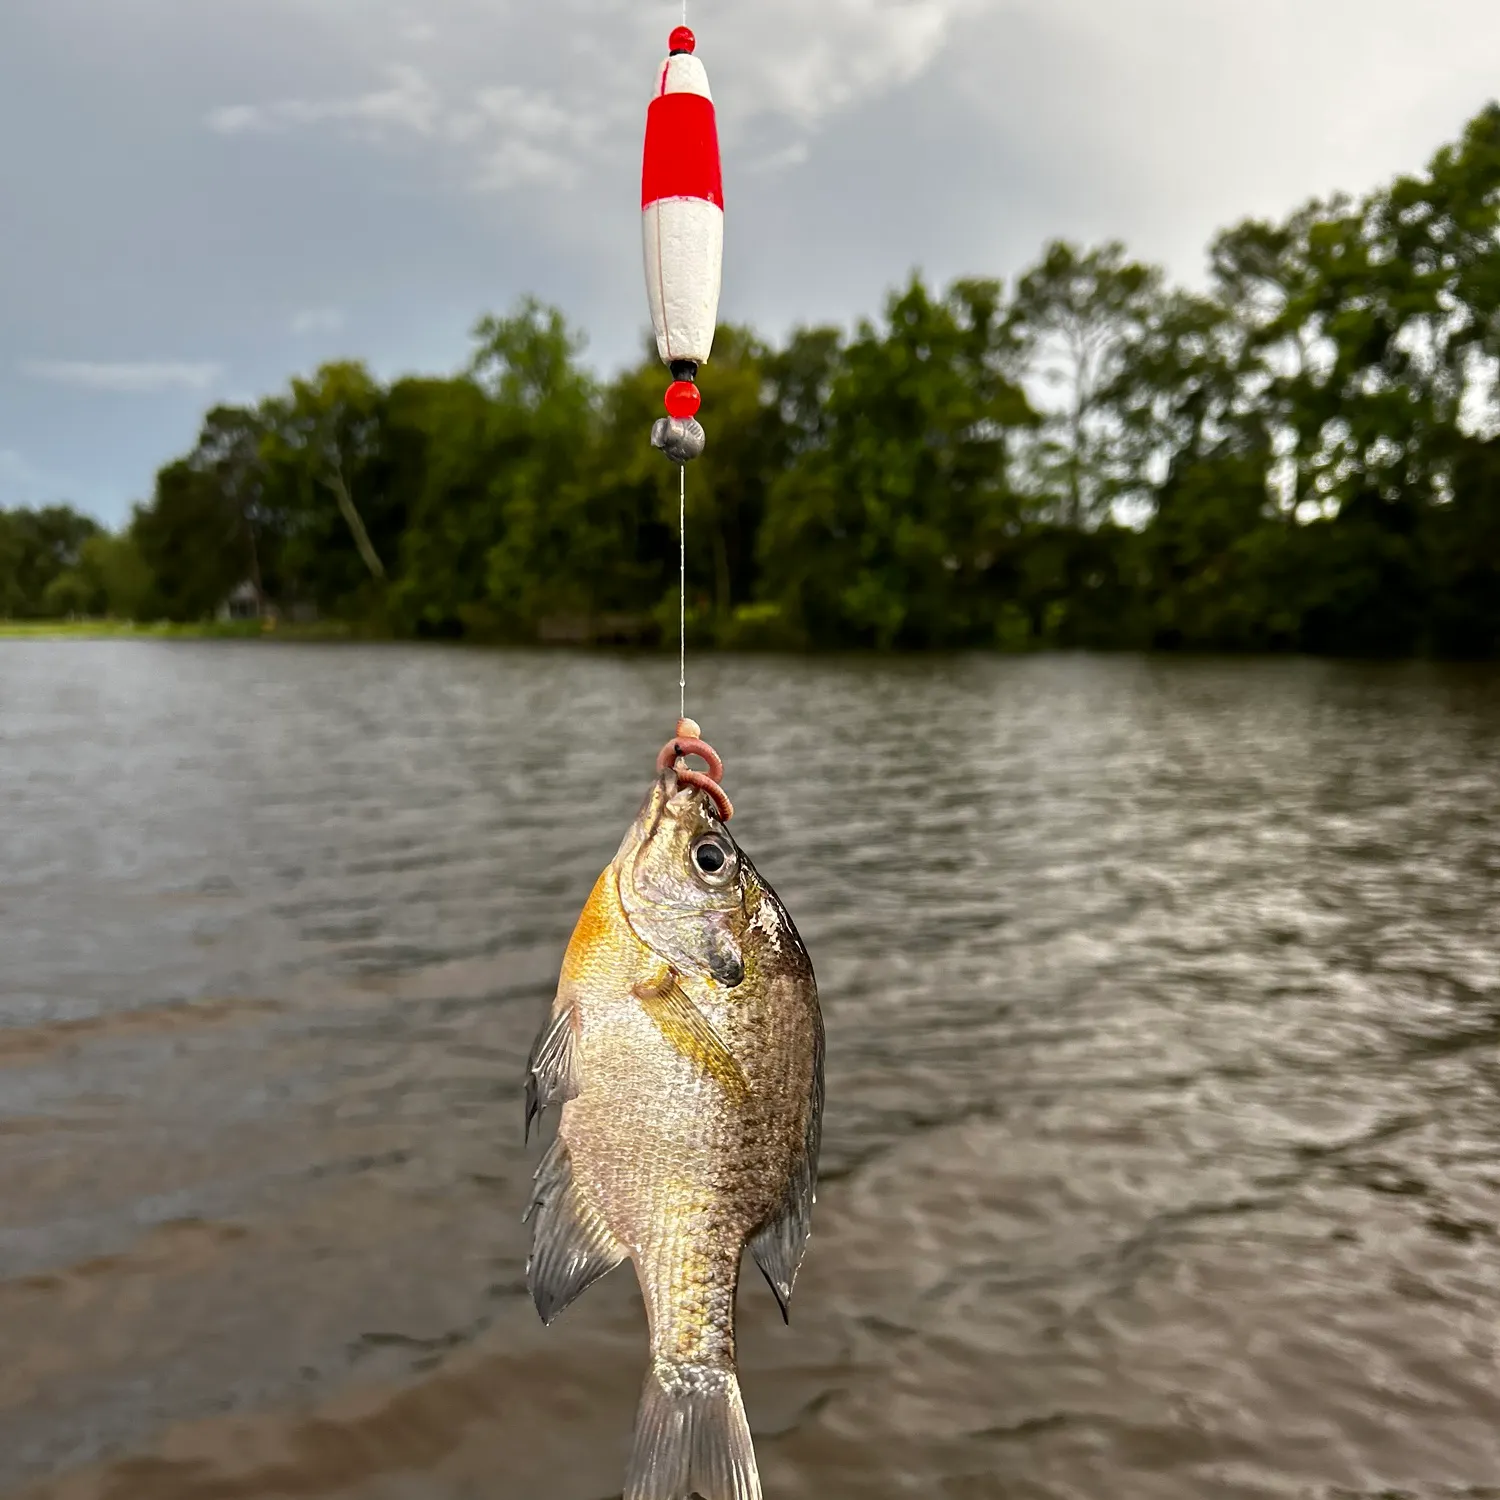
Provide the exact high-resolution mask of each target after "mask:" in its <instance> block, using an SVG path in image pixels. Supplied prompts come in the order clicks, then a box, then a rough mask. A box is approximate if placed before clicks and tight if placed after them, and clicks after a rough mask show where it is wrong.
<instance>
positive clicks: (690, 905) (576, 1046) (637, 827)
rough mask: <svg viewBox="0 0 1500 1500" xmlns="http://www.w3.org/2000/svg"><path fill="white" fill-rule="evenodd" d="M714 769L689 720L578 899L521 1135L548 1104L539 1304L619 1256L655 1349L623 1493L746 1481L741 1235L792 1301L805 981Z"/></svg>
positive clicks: (732, 1491) (808, 1013) (812, 1133)
mask: <svg viewBox="0 0 1500 1500" xmlns="http://www.w3.org/2000/svg"><path fill="white" fill-rule="evenodd" d="M689 756H695V757H697V758H698V759H700V760H702V761H704V762H705V763H706V764H707V765H708V768H709V769H708V771H707V772H706V773H705V772H702V771H696V770H693V769H691V768H690V767H689V766H688V765H687V764H686V760H687V758H688V757H689ZM723 772H724V767H723V763H722V761H720V759H719V757H718V756H717V755H716V754H715V753H714V751H713V750H712V749H710V748H709V746H708V745H706V744H704V743H703V741H702V739H701V738H700V737H699V730H698V726H697V725H696V724H694V723H693V722H692V721H691V720H690V719H684V720H682V721H681V722H680V723H679V724H678V734H677V737H676V738H674V739H673V740H672V741H671V742H670V743H668V745H667V746H666V748H665V749H664V750H663V751H662V753H661V757H660V759H659V760H658V762H657V775H656V779H655V781H654V783H653V784H652V787H651V790H650V792H649V794H648V795H647V797H646V801H645V804H644V805H643V806H642V808H641V811H640V814H639V816H638V817H637V818H636V820H635V822H634V823H633V824H632V825H631V827H630V830H629V832H628V833H627V834H626V835H625V839H624V842H623V843H622V844H621V845H620V849H619V853H618V854H616V855H615V858H614V861H613V863H611V864H610V866H609V868H608V869H606V870H605V872H604V873H603V875H601V876H600V877H599V881H598V883H597V884H596V885H595V887H594V890H593V894H592V895H591V896H590V897H589V899H588V902H587V904H586V905H585V906H584V909H583V913H582V915H581V916H580V917H579V920H578V925H577V928H576V929H575V931H574V933H573V937H572V941H571V942H570V943H569V945H568V948H567V952H566V954H565V955H564V958H563V964H562V977H561V982H560V983H559V985H558V989H557V997H556V999H555V1000H554V1002H553V1006H552V1016H551V1019H550V1021H549V1022H548V1024H547V1025H546V1026H545V1027H544V1028H543V1030H542V1032H541V1035H540V1036H539V1037H538V1039H537V1043H536V1046H535V1047H534V1048H533V1050H532V1055H531V1060H530V1063H529V1065H528V1076H527V1080H526V1130H527V1135H528V1137H529V1135H530V1131H531V1124H532V1121H533V1120H534V1119H535V1118H536V1116H537V1115H538V1114H539V1113H540V1112H541V1111H542V1110H544V1109H546V1108H547V1107H548V1106H549V1105H553V1104H561V1105H562V1113H561V1118H560V1121H559V1125H558V1132H557V1138H556V1140H555V1141H554V1143H553V1144H552V1146H551V1148H550V1149H549V1150H548V1152H547V1154H546V1157H545V1159H544V1160H543V1162H542V1164H541V1166H540V1168H539V1169H538V1170H537V1174H536V1188H535V1192H534V1194H533V1197H532V1202H531V1206H530V1208H529V1210H528V1212H527V1218H528V1220H530V1221H532V1222H533V1225H534V1227H533V1232H532V1250H531V1258H530V1261H529V1263H528V1265H527V1273H526V1276H527V1284H528V1286H529V1287H530V1290H531V1295H532V1298H533V1300H534V1301H535V1303H536V1307H537V1311H538V1312H539V1313H540V1314H541V1316H542V1320H543V1321H544V1322H546V1323H550V1322H551V1321H552V1320H553V1319H554V1318H555V1317H556V1316H557V1315H558V1314H559V1313H560V1312H561V1311H562V1310H563V1309H564V1308H565V1307H567V1306H568V1304H569V1303H570V1302H572V1301H573V1300H574V1298H576V1297H577V1296H578V1295H579V1294H580V1293H581V1292H583V1291H584V1290H585V1288H587V1287H589V1286H590V1285H592V1284H593V1283H594V1282H595V1281H597V1280H598V1279H599V1278H600V1277H601V1276H603V1275H605V1274H606V1273H607V1272H609V1271H611V1270H613V1269H614V1268H615V1267H616V1266H618V1265H619V1264H620V1263H621V1262H622V1261H625V1260H627V1259H628V1260H630V1261H631V1262H633V1264H634V1266H635V1273H636V1277H637V1279H638V1280H639V1282H640V1286H641V1292H642V1295H643V1297H644V1298H645V1303H646V1314H647V1321H648V1324H649V1327H650V1338H651V1366H650V1370H649V1372H648V1373H647V1376H646V1381H645V1387H644V1390H643V1392H642V1395H641V1401H640V1409H639V1414H638V1416H637V1420H636V1431H635V1445H634V1449H633V1452H632V1455H631V1459H630V1467H629V1471H628V1475H627V1479H626V1485H625V1497H624V1500H688V1497H689V1496H691V1495H695V1494H696V1495H698V1496H701V1497H702V1500H759V1496H760V1493H761V1490H760V1478H759V1475H758V1472H757V1469H756V1464H755V1451H754V1448H753V1447H752V1445H751V1441H750V1428H749V1425H748V1423H747V1422H746V1419H745V1408H744V1403H743V1401H742V1400H741V1398H740V1387H739V1377H738V1373H737V1369H736V1365H735V1339H734V1324H735V1296H736V1292H737V1290H738V1286H739V1279H740V1262H741V1258H742V1256H743V1253H744V1251H745V1249H746V1248H747V1247H748V1248H749V1250H750V1253H751V1255H752V1256H753V1257H754V1259H755V1261H756V1263H757V1264H758V1265H759V1267H760V1269H761V1271H762V1272H763V1273H764V1275H765V1278H766V1280H767V1281H768V1282H769V1283H770V1285H771V1289H772V1291H773V1292H774V1293H775V1294H776V1298H777V1301H778V1302H779V1303H780V1305H781V1311H782V1316H783V1317H786V1316H787V1304H788V1302H789V1300H790V1298H791V1295H792V1287H793V1285H794V1283H795V1281H796V1279H797V1271H798V1268H799V1267H800V1265H801V1263H802V1258H803V1252H804V1250H805V1248H806V1245H807V1238H808V1233H809V1230H810V1228H811V1216H812V1207H813V1201H814V1197H815V1193H816V1187H817V1168H818V1146H819V1140H820V1136H821V1125H822V1109H823V1021H822V1015H821V1012H820V1010H819V1007H818V991H817V985H816V982H815V981H814V978H813V969H812V963H811V962H810V960H809V959H808V956H807V950H806V949H805V948H804V947H803V945H802V940H801V938H800V937H799V936H798V935H797V929H796V928H795V927H794V926H793V925H792V919H791V918H790V917H789V916H788V915H787V912H786V908H785V907H784V906H782V904H781V902H780V901H779V900H778V899H777V896H776V893H775V892H774V891H773V890H772V889H771V888H770V886H768V885H767V884H766V883H765V881H764V880H762V879H761V878H760V876H759V875H758V874H757V873H756V871H755V867H754V866H753V865H752V864H751V863H750V861H749V859H748V858H747V857H746V856H745V854H744V852H743V851H742V850H741V849H740V848H739V847H738V845H737V844H736V843H735V841H734V840H733V839H732V838H731V837H730V835H729V831H728V828H727V826H726V825H727V824H728V822H729V819H730V818H731V817H732V816H733V808H732V806H731V804H730V802H729V798H728V797H727V796H726V795H725V793H724V790H723V788H722V786H721V785H720V782H721V780H722V777H723Z"/></svg>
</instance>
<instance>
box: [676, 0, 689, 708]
mask: <svg viewBox="0 0 1500 1500" xmlns="http://www.w3.org/2000/svg"><path fill="white" fill-rule="evenodd" d="M683 9H684V10H686V9H687V0H683ZM677 475H678V479H677V692H678V696H679V698H680V701H681V706H680V708H679V709H678V712H677V717H678V718H679V719H685V718H687V465H686V464H682V465H680V466H679V468H678V470H677Z"/></svg>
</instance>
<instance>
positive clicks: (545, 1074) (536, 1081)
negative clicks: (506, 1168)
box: [526, 1008, 578, 1141]
mask: <svg viewBox="0 0 1500 1500" xmlns="http://www.w3.org/2000/svg"><path fill="white" fill-rule="evenodd" d="M573 1043H574V1036H573V1012H572V1009H571V1008H566V1009H564V1010H562V1011H559V1012H558V1014H557V1015H556V1016H555V1017H553V1019H552V1021H551V1022H550V1024H549V1025H548V1026H547V1027H546V1028H545V1029H544V1030H543V1031H542V1033H541V1035H540V1036H539V1037H537V1039H536V1045H535V1046H534V1047H533V1048H532V1049H531V1058H530V1060H529V1061H528V1062H527V1064H526V1139H527V1140H528V1141H529V1140H530V1139H531V1122H532V1121H533V1120H535V1119H536V1117H537V1116H538V1115H539V1114H541V1112H542V1111H543V1110H544V1109H546V1108H548V1107H549V1106H550V1105H553V1104H565V1103H566V1102H567V1101H568V1100H569V1099H576V1098H577V1097H578V1073H577V1067H576V1062H575V1058H574V1046H573Z"/></svg>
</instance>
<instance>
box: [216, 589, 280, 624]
mask: <svg viewBox="0 0 1500 1500" xmlns="http://www.w3.org/2000/svg"><path fill="white" fill-rule="evenodd" d="M267 613H269V611H268V610H267V608H266V602H265V600H264V599H263V598H262V597H261V593H260V590H259V589H258V588H256V586H255V585H254V584H253V583H251V582H250V581H249V580H248V579H247V580H246V581H245V582H244V583H242V584H240V585H239V586H238V587H237V588H235V589H233V590H231V592H230V594H229V597H228V598H227V599H226V600H225V601H224V602H223V603H222V604H221V605H220V606H219V618H220V619H221V620H258V619H260V618H261V617H262V616H263V615H265V614H267Z"/></svg>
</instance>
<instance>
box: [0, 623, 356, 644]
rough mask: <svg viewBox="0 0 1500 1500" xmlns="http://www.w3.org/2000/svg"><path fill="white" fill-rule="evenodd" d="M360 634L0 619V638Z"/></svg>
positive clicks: (344, 637)
mask: <svg viewBox="0 0 1500 1500" xmlns="http://www.w3.org/2000/svg"><path fill="white" fill-rule="evenodd" d="M360 639H373V637H362V636H361V634H360V632H359V631H357V630H356V629H354V628H353V627H352V626H349V625H345V624H340V623H337V622H329V623H327V624H318V625H278V626H276V628H275V629H273V630H268V629H265V628H263V627H262V626H261V625H260V624H258V623H257V622H256V621H254V620H231V621H217V620H214V621H205V622H203V623H201V624H196V625H173V624H169V623H166V622H158V623H154V624H134V623H132V622H131V621H129V620H0V641H7V640H85V641H92V640H142V641H149V640H203V641H254V640H267V641H275V640H286V641H352V640H360Z"/></svg>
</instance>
